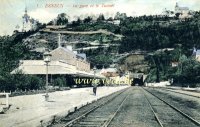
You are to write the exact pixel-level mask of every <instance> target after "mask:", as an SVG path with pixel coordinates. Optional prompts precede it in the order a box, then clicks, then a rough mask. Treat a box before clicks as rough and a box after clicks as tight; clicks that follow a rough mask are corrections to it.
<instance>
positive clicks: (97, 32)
mask: <svg viewBox="0 0 200 127" xmlns="http://www.w3.org/2000/svg"><path fill="white" fill-rule="evenodd" d="M41 31H43V32H51V33H61V34H82V35H84V34H106V35H113V36H115V37H118V38H120V39H121V38H122V37H124V36H123V35H120V34H114V33H112V32H109V31H107V30H103V29H99V30H97V31H67V30H62V31H52V30H50V29H43V30H41Z"/></svg>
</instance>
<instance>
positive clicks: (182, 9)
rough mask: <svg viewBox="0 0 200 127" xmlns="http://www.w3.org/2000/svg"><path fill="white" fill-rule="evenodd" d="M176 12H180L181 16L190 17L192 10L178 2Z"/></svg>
mask: <svg viewBox="0 0 200 127" xmlns="http://www.w3.org/2000/svg"><path fill="white" fill-rule="evenodd" d="M174 13H175V15H177V14H179V18H190V17H191V13H192V11H191V10H190V9H189V8H188V7H181V6H179V4H178V3H176V5H175V9H174Z"/></svg>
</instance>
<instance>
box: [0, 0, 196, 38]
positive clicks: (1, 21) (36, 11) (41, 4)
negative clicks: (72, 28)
mask: <svg viewBox="0 0 200 127" xmlns="http://www.w3.org/2000/svg"><path fill="white" fill-rule="evenodd" d="M176 2H178V3H179V5H180V6H184V7H189V9H190V10H194V11H199V10H200V0H0V9H1V11H0V25H1V28H0V35H7V34H9V35H10V34H12V32H13V30H14V29H15V27H16V25H19V26H22V16H23V14H24V10H25V6H27V9H28V14H29V15H30V16H31V17H32V18H34V19H38V20H39V21H40V22H42V23H47V22H49V21H50V20H52V19H54V18H56V16H57V15H58V14H59V13H66V14H67V15H69V16H70V17H71V18H73V17H74V16H75V15H77V16H80V15H91V14H99V13H104V14H108V15H110V16H111V15H113V14H115V13H116V12H121V13H127V15H128V16H140V15H155V14H161V13H162V11H163V10H164V9H165V8H167V9H169V10H172V11H174V7H175V4H176ZM46 4H58V5H59V7H54V8H46V7H45V6H46ZM102 4H104V5H112V7H107V8H105V7H102ZM74 5H77V6H78V7H74ZM80 5H88V7H84V8H80ZM96 5H99V7H96ZM92 6H93V7H92Z"/></svg>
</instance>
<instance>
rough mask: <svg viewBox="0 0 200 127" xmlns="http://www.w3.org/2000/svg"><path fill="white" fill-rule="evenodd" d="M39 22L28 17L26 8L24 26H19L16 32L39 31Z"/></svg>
mask: <svg viewBox="0 0 200 127" xmlns="http://www.w3.org/2000/svg"><path fill="white" fill-rule="evenodd" d="M37 24H38V21H37V20H35V19H33V18H31V17H30V16H29V15H28V11H27V8H25V11H24V15H23V16H22V26H20V25H17V26H16V27H15V30H16V31H18V32H27V31H30V30H36V29H37Z"/></svg>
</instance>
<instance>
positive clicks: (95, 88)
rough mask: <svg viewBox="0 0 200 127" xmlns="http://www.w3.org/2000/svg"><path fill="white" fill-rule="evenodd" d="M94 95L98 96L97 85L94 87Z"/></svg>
mask: <svg viewBox="0 0 200 127" xmlns="http://www.w3.org/2000/svg"><path fill="white" fill-rule="evenodd" d="M93 93H94V95H95V96H96V94H97V85H95V84H94V85H93Z"/></svg>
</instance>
